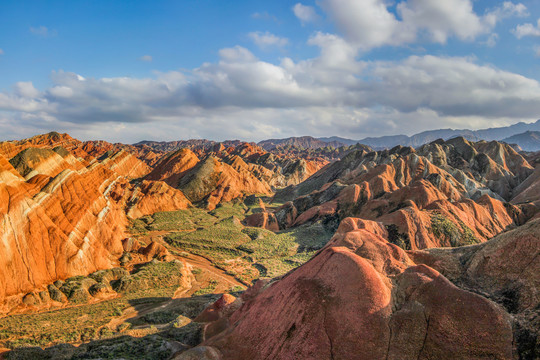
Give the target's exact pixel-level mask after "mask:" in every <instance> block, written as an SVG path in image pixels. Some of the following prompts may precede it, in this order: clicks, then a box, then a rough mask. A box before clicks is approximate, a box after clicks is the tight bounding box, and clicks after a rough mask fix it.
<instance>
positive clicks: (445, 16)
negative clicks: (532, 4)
mask: <svg viewBox="0 0 540 360" xmlns="http://www.w3.org/2000/svg"><path fill="white" fill-rule="evenodd" d="M320 4H321V7H322V8H323V10H324V11H325V12H326V13H328V15H329V16H330V18H331V19H332V20H333V21H334V22H335V23H336V25H337V27H338V29H339V30H340V31H341V32H342V33H343V35H344V36H345V38H346V39H347V41H350V42H353V43H354V44H356V45H357V46H358V47H359V48H361V49H371V48H374V47H379V46H384V45H403V44H409V43H413V42H416V41H418V38H419V36H420V37H422V35H426V36H427V37H428V39H429V40H430V41H433V42H437V43H445V42H446V41H447V40H448V38H450V37H457V38H458V39H460V40H465V41H472V40H475V39H477V38H478V37H479V36H481V35H485V34H489V33H490V32H491V31H492V30H493V28H494V27H495V26H496V24H497V23H498V22H499V21H501V20H502V19H504V18H508V17H511V16H525V15H527V8H526V7H525V5H523V4H521V3H518V4H514V3H511V2H504V3H503V4H502V5H501V6H500V7H496V8H494V9H492V10H490V11H488V12H487V13H486V14H484V15H482V16H480V15H478V14H477V13H476V12H475V11H474V9H473V4H472V2H471V0H445V1H433V0H408V1H402V2H399V3H398V4H397V6H396V11H397V14H398V15H399V17H400V19H398V18H397V17H396V16H395V15H394V13H393V12H391V11H390V10H389V2H388V1H385V0H362V1H358V0H321V2H320Z"/></svg>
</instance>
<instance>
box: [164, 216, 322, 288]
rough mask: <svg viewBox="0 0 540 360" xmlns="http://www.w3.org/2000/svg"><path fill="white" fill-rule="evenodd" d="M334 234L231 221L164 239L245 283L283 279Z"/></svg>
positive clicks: (308, 228) (309, 228) (315, 228)
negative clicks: (207, 260) (259, 226)
mask: <svg viewBox="0 0 540 360" xmlns="http://www.w3.org/2000/svg"><path fill="white" fill-rule="evenodd" d="M331 236H332V234H331V232H329V231H328V230H326V229H325V227H324V226H323V225H322V224H321V223H315V224H312V225H303V226H300V227H297V228H294V229H289V230H285V231H280V232H277V233H274V232H272V231H269V230H265V229H260V228H252V227H244V226H243V225H242V224H241V223H240V221H239V220H238V219H237V218H234V217H233V218H227V219H224V220H222V221H219V222H217V223H215V224H214V225H212V226H210V227H207V228H203V229H200V230H197V231H193V232H184V233H172V234H169V235H168V236H166V237H165V238H164V240H165V241H166V242H167V243H169V244H170V245H171V246H172V247H174V248H176V249H182V250H185V251H188V252H190V253H193V254H196V255H200V256H203V257H205V258H207V259H209V260H210V261H212V262H213V263H214V264H215V265H216V266H218V267H220V268H222V269H224V270H226V271H227V273H229V274H231V275H233V276H235V277H237V278H238V279H240V280H242V281H244V282H245V283H250V282H252V281H253V280H255V279H257V278H259V277H261V276H263V277H266V276H270V277H274V276H279V275H283V274H284V273H286V272H288V271H290V270H292V269H293V268H295V267H297V266H299V265H301V264H303V263H304V262H305V261H307V260H308V259H309V258H310V257H311V256H312V255H313V254H314V253H315V252H316V251H317V250H319V249H320V248H322V247H323V246H324V245H325V244H326V243H327V242H328V240H330V238H331Z"/></svg>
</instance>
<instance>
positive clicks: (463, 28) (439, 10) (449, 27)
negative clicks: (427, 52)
mask: <svg viewBox="0 0 540 360" xmlns="http://www.w3.org/2000/svg"><path fill="white" fill-rule="evenodd" d="M398 11H399V12H400V14H401V16H402V18H403V22H404V23H408V24H414V26H416V27H417V28H419V29H424V30H425V31H426V32H427V33H428V34H429V36H430V37H431V39H432V40H433V41H435V42H439V43H445V42H446V40H447V38H448V37H449V36H452V35H455V36H457V37H458V38H459V39H461V40H472V39H474V38H476V37H477V36H478V35H479V34H482V33H484V32H485V31H486V29H485V27H484V24H483V23H482V20H481V19H480V18H479V17H478V16H477V15H476V14H475V13H474V11H473V7H472V3H471V2H470V0H445V1H431V0H409V1H408V2H403V3H400V4H399V5H398Z"/></svg>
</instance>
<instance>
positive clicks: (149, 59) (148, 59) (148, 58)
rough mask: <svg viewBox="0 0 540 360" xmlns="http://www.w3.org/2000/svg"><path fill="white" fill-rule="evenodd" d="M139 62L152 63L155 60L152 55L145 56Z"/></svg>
mask: <svg viewBox="0 0 540 360" xmlns="http://www.w3.org/2000/svg"><path fill="white" fill-rule="evenodd" d="M139 60H141V61H144V62H152V60H153V58H152V56H151V55H143V56H141V57H140V58H139Z"/></svg>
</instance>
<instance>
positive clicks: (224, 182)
mask: <svg viewBox="0 0 540 360" xmlns="http://www.w3.org/2000/svg"><path fill="white" fill-rule="evenodd" d="M226 145H227V146H225V145H224V144H217V145H216V146H213V147H208V148H207V147H201V148H200V149H199V150H198V151H199V155H200V156H201V157H200V158H199V157H198V156H197V155H196V154H195V153H193V152H192V151H190V150H188V149H181V150H179V151H176V152H173V153H170V154H165V153H164V152H162V151H160V150H157V149H153V148H151V147H149V146H146V145H143V144H140V145H136V146H133V145H124V144H112V143H108V142H105V141H86V142H81V141H79V140H77V139H74V138H72V137H70V136H69V135H67V134H59V133H55V132H52V133H48V134H44V135H38V136H35V137H32V138H30V139H25V140H20V141H8V142H0V204H1V205H0V210H1V211H0V213H1V215H2V219H3V220H2V225H1V227H0V230H1V232H0V235H1V237H2V239H3V241H2V243H1V244H0V251H1V252H2V254H4V256H3V257H2V259H0V284H1V285H2V286H1V288H0V304H1V306H2V307H1V309H0V310H1V312H6V311H9V310H10V309H13V308H15V307H17V306H19V305H20V302H21V299H22V297H23V296H24V295H25V294H27V293H30V292H34V291H39V290H41V289H42V288H43V287H44V286H46V285H47V284H50V283H52V282H53V281H55V280H58V279H65V278H66V277H70V276H74V275H85V274H88V273H90V272H93V271H96V270H99V269H104V268H110V267H112V266H115V265H117V264H118V261H119V257H120V256H121V254H122V252H123V250H122V244H121V240H122V239H123V238H124V237H125V236H126V233H125V229H126V226H127V224H128V217H131V218H137V217H141V216H144V215H148V214H153V213H155V212H158V211H168V210H178V209H186V208H188V207H190V206H193V205H192V202H195V203H198V204H199V205H202V206H205V207H207V208H208V209H213V208H214V207H215V206H216V205H217V204H218V203H220V202H226V201H230V200H232V199H235V198H239V197H244V196H246V195H250V194H265V195H271V193H272V186H279V185H280V184H297V183H298V182H299V181H302V180H304V179H306V178H307V177H308V176H309V175H310V174H311V173H313V172H315V171H316V170H318V169H319V168H320V167H319V166H318V165H316V164H315V163H312V162H310V161H304V160H302V159H298V158H295V159H294V160H291V159H288V158H280V157H276V156H274V155H272V154H269V153H267V152H265V151H264V150H262V149H261V148H259V147H257V146H255V145H253V144H248V143H241V142H236V143H226Z"/></svg>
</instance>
